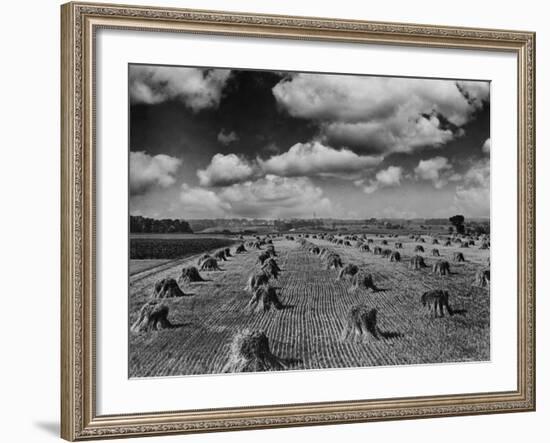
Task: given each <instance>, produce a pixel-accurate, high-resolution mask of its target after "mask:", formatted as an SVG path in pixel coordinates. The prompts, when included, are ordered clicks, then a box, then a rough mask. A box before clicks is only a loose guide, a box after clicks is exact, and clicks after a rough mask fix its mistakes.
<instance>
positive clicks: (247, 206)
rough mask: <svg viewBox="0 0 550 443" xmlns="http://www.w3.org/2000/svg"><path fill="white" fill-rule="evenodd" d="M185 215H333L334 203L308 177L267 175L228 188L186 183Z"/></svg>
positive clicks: (183, 194) (182, 192) (184, 187)
mask: <svg viewBox="0 0 550 443" xmlns="http://www.w3.org/2000/svg"><path fill="white" fill-rule="evenodd" d="M180 200H181V203H182V205H183V207H182V210H183V212H184V213H185V216H193V217H208V218H210V217H224V216H231V217H262V218H279V217H281V218H287V217H307V216H310V215H311V214H312V213H313V212H315V213H316V214H317V215H319V216H330V215H331V214H333V207H332V204H331V202H330V200H329V199H328V198H326V197H325V196H324V195H323V191H322V189H321V188H319V187H317V186H315V185H314V184H313V183H312V182H311V181H310V180H309V179H308V178H305V177H298V178H296V177H278V176H274V175H267V176H265V177H263V178H261V179H259V180H256V181H248V182H244V183H238V184H234V185H232V186H228V187H225V188H218V189H204V188H200V187H190V186H188V185H183V187H182V190H181V195H180Z"/></svg>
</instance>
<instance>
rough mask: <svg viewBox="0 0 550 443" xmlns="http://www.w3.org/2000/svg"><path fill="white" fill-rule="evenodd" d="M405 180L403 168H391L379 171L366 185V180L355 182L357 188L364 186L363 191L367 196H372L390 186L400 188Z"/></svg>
mask: <svg viewBox="0 0 550 443" xmlns="http://www.w3.org/2000/svg"><path fill="white" fill-rule="evenodd" d="M402 178H403V168H402V167H400V166H389V167H388V168H387V169H382V170H381V171H378V172H377V173H376V175H375V178H374V179H372V180H370V181H369V182H368V184H365V182H364V180H358V181H356V182H355V184H356V185H357V186H362V187H363V191H364V192H365V193H367V194H372V193H373V192H375V191H376V190H378V189H379V188H384V187H389V186H400V185H401V179H402Z"/></svg>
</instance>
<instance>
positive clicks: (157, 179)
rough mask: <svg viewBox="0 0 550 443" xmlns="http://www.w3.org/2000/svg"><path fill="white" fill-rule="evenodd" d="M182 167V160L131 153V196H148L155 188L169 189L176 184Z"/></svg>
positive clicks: (160, 155)
mask: <svg viewBox="0 0 550 443" xmlns="http://www.w3.org/2000/svg"><path fill="white" fill-rule="evenodd" d="M180 166H181V160H180V159H178V158H175V157H170V156H169V155H164V154H159V155H155V156H150V155H149V154H147V153H145V152H130V195H132V196H135V195H141V194H146V193H147V192H148V191H150V190H151V189H153V188H155V187H160V188H168V187H169V186H171V185H173V184H174V183H175V181H176V179H175V177H174V175H175V173H176V172H177V170H178V169H179V167H180Z"/></svg>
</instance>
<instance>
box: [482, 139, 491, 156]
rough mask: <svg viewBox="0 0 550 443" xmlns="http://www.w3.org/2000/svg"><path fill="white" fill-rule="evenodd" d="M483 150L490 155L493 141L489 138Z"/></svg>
mask: <svg viewBox="0 0 550 443" xmlns="http://www.w3.org/2000/svg"><path fill="white" fill-rule="evenodd" d="M481 150H482V151H483V152H485V153H486V154H489V153H490V152H491V139H490V138H488V139H487V140H485V143H483V146H482V147H481Z"/></svg>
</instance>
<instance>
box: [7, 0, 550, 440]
mask: <svg viewBox="0 0 550 443" xmlns="http://www.w3.org/2000/svg"><path fill="white" fill-rule="evenodd" d="M134 3H144V4H147V3H149V2H140V1H138V0H134ZM155 3H157V4H159V5H167V6H179V7H193V8H211V9H226V10H227V9H232V10H246V11H255V12H266V13H281V14H296V15H317V16H327V17H331V16H332V17H343V18H361V19H368V20H384V21H403V22H416V23H435V24H448V25H459V26H479V27H493V28H511V29H513V28H516V29H528V30H533V31H537V33H538V35H537V41H538V45H537V47H538V59H537V70H538V72H537V76H538V79H539V82H538V85H537V107H538V119H537V121H538V122H539V125H538V126H539V127H538V135H537V144H538V146H539V150H538V162H537V164H538V178H537V187H538V201H537V206H538V225H539V226H540V227H541V228H540V229H539V232H538V241H537V245H538V251H539V265H538V266H539V283H538V285H537V286H538V294H539V297H538V306H537V311H538V313H539V314H538V318H539V322H538V328H537V344H538V350H539V352H538V359H537V370H538V374H539V383H538V411H537V412H536V413H530V414H506V415H495V416H481V417H464V418H448V419H433V420H415V421H402V422H390V423H376V424H357V425H346V426H328V427H316V428H297V429H284V430H270V431H253V432H239V433H224V434H209V435H200V436H187V437H185V438H184V437H163V438H155V439H148V440H146V441H150V442H153V441H167V442H168V441H176V440H185V441H189V442H218V441H224V442H231V441H235V442H236V441H239V442H247V441H250V442H252V441H256V440H257V439H258V438H260V439H262V440H263V441H264V442H270V441H280V440H281V439H287V440H290V441H293V440H298V439H302V440H303V439H306V440H309V439H316V440H318V441H333V440H335V439H338V440H341V441H364V440H365V438H367V439H369V440H372V439H389V441H399V440H401V439H403V438H406V439H407V440H408V441H413V442H415V441H422V442H430V441H439V440H440V439H441V438H442V437H443V438H445V440H446V441H449V442H453V441H457V442H458V441H460V442H462V441H464V439H470V440H473V441H478V440H481V439H485V438H490V439H491V440H496V441H505V442H507V441H517V440H520V439H521V440H529V441H543V440H546V438H547V435H545V433H544V431H545V430H547V428H548V422H547V419H548V416H549V413H550V406H549V400H550V396H549V392H548V389H549V387H550V383H549V382H548V380H547V378H546V377H545V374H548V373H549V370H550V360H549V357H548V353H543V350H544V349H548V336H549V334H550V326H549V325H548V322H544V321H543V320H544V318H543V314H542V313H544V312H547V311H548V309H549V308H550V303H549V302H548V298H547V297H545V293H546V292H548V289H549V288H548V284H547V283H545V282H544V273H543V272H542V271H543V268H542V266H544V265H545V264H546V263H544V261H543V258H542V257H543V255H542V254H543V251H544V250H545V249H546V248H547V247H548V246H550V244H549V240H550V237H549V234H548V230H544V229H543V228H542V227H544V226H547V225H548V223H549V222H550V218H549V215H550V211H549V210H548V204H547V203H546V204H544V199H545V194H546V193H545V190H546V189H548V187H549V186H550V179H549V178H548V174H543V172H542V171H543V170H544V168H545V166H547V165H548V161H549V154H548V150H547V149H546V150H545V149H543V148H544V147H545V146H548V145H549V144H550V133H549V130H548V127H547V126H544V125H543V124H542V123H543V122H544V121H548V119H549V118H550V108H549V105H548V103H547V102H546V101H545V98H546V99H548V98H549V97H550V96H549V92H550V90H549V86H548V84H547V83H545V82H543V81H542V80H543V79H545V78H546V79H547V78H550V67H549V65H548V62H549V56H548V55H547V54H548V45H549V43H550V32H549V31H547V30H546V29H547V17H548V13H547V12H546V11H544V10H543V7H544V6H542V5H543V2H537V1H530V0H524V1H523V2H521V8H519V7H518V6H519V5H518V4H517V2H514V3H510V5H509V6H505V5H504V4H503V2H493V4H492V5H491V4H488V2H486V3H482V2H479V1H475V2H474V1H469V0H464V1H461V2H460V3H459V4H456V5H453V6H452V7H448V6H450V5H447V7H445V6H444V5H443V4H442V3H441V2H439V1H417V2H409V1H394V0H386V1H385V2H369V3H368V4H366V3H365V4H363V3H362V2H357V1H353V0H349V1H348V0H339V1H338V2H323V3H321V2H306V1H304V0H302V1H298V0H288V1H287V0H263V1H262V2H246V1H237V0H231V1H229V0H226V1H222V0H219V1H215V0H201V1H199V0H194V1H156V2H155ZM58 6H59V3H58V2H57V1H49V0H41V1H27V2H19V3H16V2H13V3H11V4H9V6H8V5H3V11H2V12H3V16H4V17H6V18H9V19H8V20H4V21H3V26H2V27H1V30H0V32H1V33H2V35H1V37H2V38H1V39H0V41H1V42H2V43H1V45H2V46H1V48H2V52H1V53H2V56H3V57H2V69H0V79H1V80H2V82H1V85H2V89H1V93H0V97H1V99H2V100H1V104H2V106H1V107H0V121H1V122H2V124H1V128H2V130H1V131H0V146H2V154H3V158H2V161H0V180H1V185H2V186H1V189H2V191H3V192H2V197H3V206H2V209H3V211H2V217H1V218H0V219H1V220H2V222H1V223H2V225H1V228H2V230H1V232H2V234H3V242H2V243H1V245H2V252H3V254H2V255H1V257H2V258H1V260H2V270H3V272H2V276H3V283H4V286H3V287H4V291H3V299H4V304H3V308H4V309H3V312H2V321H0V328H1V329H0V337H2V341H1V345H2V363H1V364H0V389H1V390H0V392H2V396H1V400H0V402H1V403H0V404H1V406H2V410H1V413H2V424H3V425H4V426H3V429H2V440H3V441H8V442H11V441H26V442H28V441H32V442H35V441H36V442H42V441H54V440H55V439H56V438H57V433H58V421H59V412H58V410H59V406H58V405H59V400H58V398H59V395H58V393H59V381H58V379H59V344H58V343H59V258H58V257H59V9H58ZM6 56H7V57H6Z"/></svg>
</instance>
